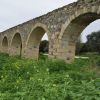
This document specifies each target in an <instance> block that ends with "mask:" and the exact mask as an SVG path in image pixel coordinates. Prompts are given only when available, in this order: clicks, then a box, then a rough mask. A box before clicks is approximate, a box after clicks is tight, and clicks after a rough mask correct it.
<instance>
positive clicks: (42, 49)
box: [39, 40, 49, 53]
mask: <svg viewBox="0 0 100 100" xmlns="http://www.w3.org/2000/svg"><path fill="white" fill-rule="evenodd" d="M48 49H49V42H48V41H47V40H43V41H41V43H40V47H39V52H42V53H48Z"/></svg>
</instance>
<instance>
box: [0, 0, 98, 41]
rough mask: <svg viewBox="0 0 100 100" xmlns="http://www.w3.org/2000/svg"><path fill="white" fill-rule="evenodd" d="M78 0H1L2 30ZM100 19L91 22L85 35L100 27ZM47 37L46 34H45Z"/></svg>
mask: <svg viewBox="0 0 100 100" xmlns="http://www.w3.org/2000/svg"><path fill="white" fill-rule="evenodd" d="M75 1H77V0H0V31H4V30H6V29H8V28H10V27H13V26H15V25H18V24H20V23H23V22H25V21H28V20H30V19H33V18H35V17H38V16H40V15H43V14H46V13H48V12H50V11H52V10H54V9H57V8H59V7H62V6H64V5H67V4H69V3H71V2H75ZM99 26H100V20H99V21H96V22H95V24H94V23H93V24H91V25H90V26H89V27H88V28H87V29H86V30H85V31H84V35H83V38H84V39H83V40H84V41H85V34H87V33H91V31H97V30H99V29H100V27H99ZM45 38H46V36H45Z"/></svg>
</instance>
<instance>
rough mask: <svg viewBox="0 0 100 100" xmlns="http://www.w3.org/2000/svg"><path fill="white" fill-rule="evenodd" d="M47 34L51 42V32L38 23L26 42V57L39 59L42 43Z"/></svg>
mask: <svg viewBox="0 0 100 100" xmlns="http://www.w3.org/2000/svg"><path fill="white" fill-rule="evenodd" d="M45 33H46V34H47V36H48V40H49V39H50V38H49V35H50V32H49V31H48V29H47V27H46V25H44V24H41V23H38V24H36V25H35V26H34V28H33V29H32V31H31V32H30V34H29V36H28V39H27V42H26V55H27V56H26V57H28V58H32V59H38V56H39V45H40V41H41V39H42V37H43V35H44V34H45Z"/></svg>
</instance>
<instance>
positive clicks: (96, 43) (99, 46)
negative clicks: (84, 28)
mask: <svg viewBox="0 0 100 100" xmlns="http://www.w3.org/2000/svg"><path fill="white" fill-rule="evenodd" d="M87 40H88V41H87V43H86V45H87V47H88V51H91V52H99V53H100V31H98V32H92V34H90V35H88V36H87Z"/></svg>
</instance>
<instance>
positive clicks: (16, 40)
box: [11, 33, 22, 57]
mask: <svg viewBox="0 0 100 100" xmlns="http://www.w3.org/2000/svg"><path fill="white" fill-rule="evenodd" d="M11 54H12V55H17V56H20V57H21V56H22V39H21V35H20V33H16V34H15V35H14V37H13V39H12V43H11Z"/></svg>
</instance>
